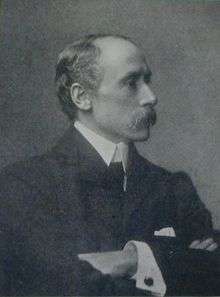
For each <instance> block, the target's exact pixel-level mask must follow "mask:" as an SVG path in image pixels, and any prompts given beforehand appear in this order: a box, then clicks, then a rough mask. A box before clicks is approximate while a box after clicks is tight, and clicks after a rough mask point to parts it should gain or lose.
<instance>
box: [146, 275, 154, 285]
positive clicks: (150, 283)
mask: <svg viewBox="0 0 220 297" xmlns="http://www.w3.org/2000/svg"><path fill="white" fill-rule="evenodd" d="M144 283H145V285H146V286H148V287H151V286H153V284H154V280H153V279H152V278H151V277H148V278H145V279H144Z"/></svg>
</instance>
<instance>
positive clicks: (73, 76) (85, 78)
mask: <svg viewBox="0 0 220 297" xmlns="http://www.w3.org/2000/svg"><path fill="white" fill-rule="evenodd" d="M105 37H115V38H121V39H125V40H128V41H130V42H132V41H131V40H130V39H129V38H128V37H125V36H120V35H110V34H94V35H88V36H85V37H84V38H81V39H79V40H77V41H75V42H74V43H72V44H70V45H68V46H67V47H66V48H65V49H64V50H63V51H62V52H61V53H60V55H59V58H58V62H57V65H56V76H55V84H56V93H57V96H58V98H59V102H60V104H61V107H62V110H63V112H64V113H65V114H67V116H68V117H69V118H70V119H71V120H73V119H74V118H75V116H76V111H77V107H76V106H75V104H74V103H73V102H72V99H71V94H70V88H71V86H72V84H73V83H79V84H81V85H82V86H83V87H84V88H85V89H86V90H87V91H90V92H91V91H95V90H97V88H98V86H99V84H100V82H101V77H102V75H101V73H102V72H101V69H100V67H99V65H98V58H99V57H100V55H101V50H100V48H99V47H98V46H97V45H95V43H94V41H95V40H97V39H102V38H105Z"/></svg>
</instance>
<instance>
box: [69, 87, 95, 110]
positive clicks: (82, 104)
mask: <svg viewBox="0 0 220 297" xmlns="http://www.w3.org/2000/svg"><path fill="white" fill-rule="evenodd" d="M70 95H71V99H72V101H73V103H74V104H75V105H76V106H77V107H78V108H79V109H81V110H90V109H91V107H92V104H91V100H90V99H89V98H88V96H87V95H86V92H85V90H84V88H83V87H82V86H81V85H80V84H79V83H74V84H72V86H71V88H70Z"/></svg>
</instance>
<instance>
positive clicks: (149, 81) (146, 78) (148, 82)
mask: <svg viewBox="0 0 220 297" xmlns="http://www.w3.org/2000/svg"><path fill="white" fill-rule="evenodd" d="M144 82H145V84H150V83H151V76H150V75H146V76H145V77H144Z"/></svg>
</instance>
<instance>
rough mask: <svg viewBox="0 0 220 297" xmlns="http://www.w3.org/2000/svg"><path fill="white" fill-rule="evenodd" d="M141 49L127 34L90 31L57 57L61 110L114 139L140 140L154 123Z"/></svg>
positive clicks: (153, 102) (148, 72)
mask: <svg viewBox="0 0 220 297" xmlns="http://www.w3.org/2000/svg"><path fill="white" fill-rule="evenodd" d="M150 76H151V72H150V70H149V68H148V66H147V64H146V61H145V58H144V54H143V52H142V51H141V50H140V49H139V48H138V47H137V46H136V45H135V44H134V43H133V42H132V41H130V40H129V39H128V38H126V37H121V36H111V35H94V36H89V37H87V38H85V39H83V40H80V41H78V42H76V43H74V44H72V45H70V46H68V47H67V48H66V49H65V50H64V51H63V52H62V53H61V54H60V57H59V61H58V64H57V70H56V82H57V92H58V96H59V98H60V101H61V103H62V105H63V107H65V111H66V112H68V115H69V116H70V117H71V118H72V119H73V118H78V119H80V120H81V121H82V122H84V124H86V125H87V126H89V127H90V128H91V129H92V130H94V131H95V132H97V133H99V134H101V135H103V136H104V137H106V138H108V139H110V140H112V141H114V142H118V141H143V140H146V139H147V138H148V137H149V128H150V126H151V125H153V124H154V123H155V120H156V113H155V111H154V109H153V106H154V105H155V104H156V98H155V96H154V94H153V93H152V91H151V90H150V88H149V81H150Z"/></svg>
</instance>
